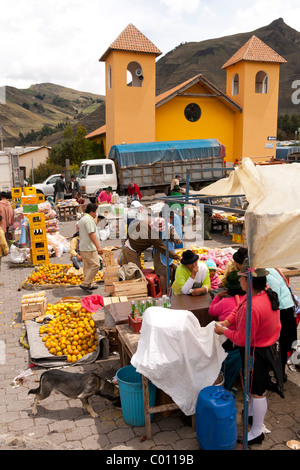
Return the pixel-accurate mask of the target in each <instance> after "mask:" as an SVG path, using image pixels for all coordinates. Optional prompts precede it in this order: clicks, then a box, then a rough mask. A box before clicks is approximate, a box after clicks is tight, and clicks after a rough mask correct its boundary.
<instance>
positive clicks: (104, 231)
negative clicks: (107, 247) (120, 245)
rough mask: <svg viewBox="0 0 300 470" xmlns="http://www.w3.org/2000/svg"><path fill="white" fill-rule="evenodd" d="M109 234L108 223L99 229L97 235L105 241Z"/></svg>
mask: <svg viewBox="0 0 300 470" xmlns="http://www.w3.org/2000/svg"><path fill="white" fill-rule="evenodd" d="M109 236H110V228H109V225H107V226H106V227H105V228H104V229H102V230H99V237H100V240H101V241H105V240H107V239H108V238H109Z"/></svg>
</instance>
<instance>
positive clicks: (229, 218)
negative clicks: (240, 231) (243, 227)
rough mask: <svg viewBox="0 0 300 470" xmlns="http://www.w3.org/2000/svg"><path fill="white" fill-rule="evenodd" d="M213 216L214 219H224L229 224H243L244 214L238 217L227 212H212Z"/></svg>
mask: <svg viewBox="0 0 300 470" xmlns="http://www.w3.org/2000/svg"><path fill="white" fill-rule="evenodd" d="M213 217H214V218H215V219H221V220H225V221H226V222H228V223H229V224H243V222H244V216H242V217H238V216H236V215H234V214H230V213H229V214H228V213H226V212H215V211H214V212H213Z"/></svg>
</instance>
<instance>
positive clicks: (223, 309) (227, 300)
mask: <svg viewBox="0 0 300 470" xmlns="http://www.w3.org/2000/svg"><path fill="white" fill-rule="evenodd" d="M245 296H246V295H242V296H239V299H240V302H242V300H243V299H244V298H245ZM237 305H238V304H237V299H236V297H235V296H233V297H219V296H218V295H216V296H215V297H214V298H213V300H212V301H211V304H210V307H209V310H208V313H209V314H210V315H212V316H213V317H218V320H219V321H224V320H225V319H226V318H227V317H228V315H229V314H230V313H231V312H232V311H233V310H234V309H235V307H236V306H237ZM229 328H230V329H233V326H230V327H229Z"/></svg>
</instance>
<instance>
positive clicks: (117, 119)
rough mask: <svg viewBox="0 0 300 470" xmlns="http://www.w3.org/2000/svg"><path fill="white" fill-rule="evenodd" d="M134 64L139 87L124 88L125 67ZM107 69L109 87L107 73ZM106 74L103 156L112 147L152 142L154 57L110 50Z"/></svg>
mask: <svg viewBox="0 0 300 470" xmlns="http://www.w3.org/2000/svg"><path fill="white" fill-rule="evenodd" d="M132 61H135V62H138V63H139V64H140V65H141V67H142V70H143V77H144V80H143V81H142V87H131V86H127V66H128V64H129V63H130V62H132ZM109 66H110V67H111V88H109V87H108V79H107V77H108V70H109ZM105 73H106V144H107V145H106V150H107V152H106V155H107V156H108V155H109V151H110V148H111V146H112V145H118V144H122V142H125V143H127V144H128V143H136V142H152V141H154V140H155V106H154V102H155V56H154V55H153V54H142V53H132V52H131V53H130V52H125V51H112V52H111V53H110V55H109V56H108V58H107V59H106V64H105Z"/></svg>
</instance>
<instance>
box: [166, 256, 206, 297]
mask: <svg viewBox="0 0 300 470" xmlns="http://www.w3.org/2000/svg"><path fill="white" fill-rule="evenodd" d="M172 290H173V294H174V295H179V294H191V295H203V294H206V293H207V292H209V291H210V277H209V271H208V268H207V266H206V264H205V263H204V262H203V261H199V256H198V255H196V254H195V253H193V252H192V251H191V250H186V251H184V252H183V253H182V258H181V262H180V265H179V266H178V268H177V269H176V273H175V281H174V282H173V284H172Z"/></svg>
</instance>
